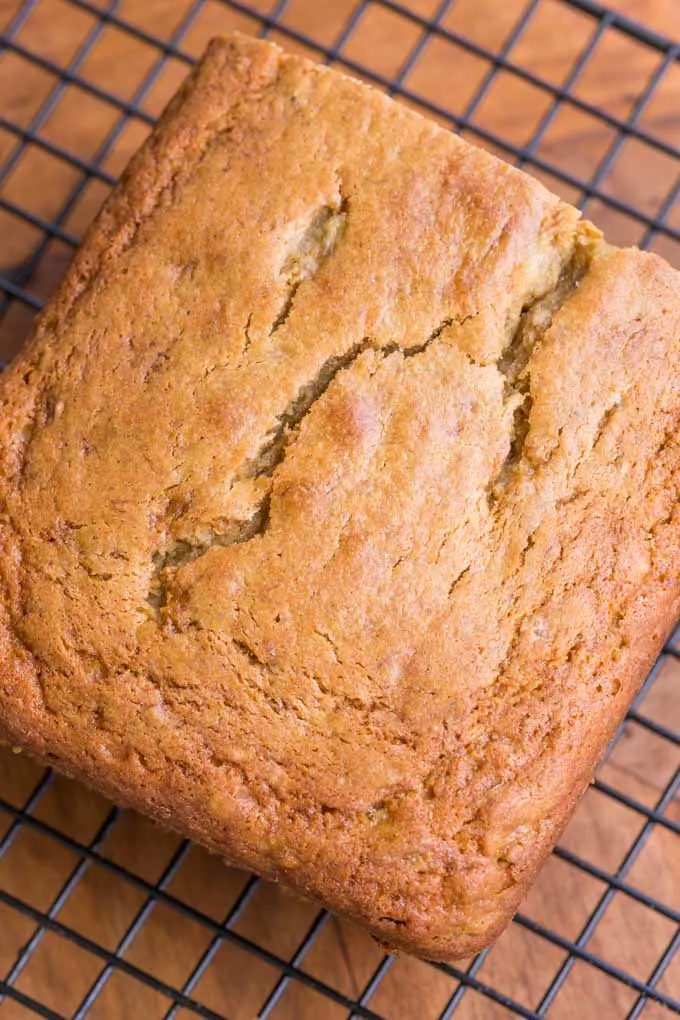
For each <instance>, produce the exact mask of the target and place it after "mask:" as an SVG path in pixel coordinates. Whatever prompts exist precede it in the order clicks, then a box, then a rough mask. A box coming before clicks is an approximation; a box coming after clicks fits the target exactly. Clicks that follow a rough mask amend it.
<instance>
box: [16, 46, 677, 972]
mask: <svg viewBox="0 0 680 1020" xmlns="http://www.w3.org/2000/svg"><path fill="white" fill-rule="evenodd" d="M679 348H680V293H679V285H678V276H677V275H676V274H675V273H674V272H673V271H672V270H671V269H670V268H669V267H668V266H667V265H665V264H664V263H663V262H662V261H661V260H660V259H659V258H657V257H655V256H652V255H645V254H641V253H639V252H637V251H633V250H627V251H619V250H616V249H613V248H610V247H608V246H606V245H605V244H604V243H603V242H602V241H601V240H600V239H599V236H598V234H597V232H596V231H595V230H594V228H592V227H590V226H589V225H588V224H579V222H578V215H577V213H576V211H575V210H574V209H572V208H571V207H569V206H568V205H565V204H564V203H562V202H561V201H560V200H558V199H557V198H556V197H555V196H553V195H551V194H549V193H548V192H547V191H546V190H544V189H543V188H542V187H541V186H540V185H539V184H538V183H536V182H535V181H533V180H532V179H531V178H529V177H528V176H526V175H524V174H522V173H520V172H518V171H516V170H514V169H511V168H509V167H508V166H505V165H504V164H502V163H501V162H499V161H497V160H496V159H494V158H492V157H491V156H490V155H488V154H486V153H484V152H482V151H479V150H477V149H475V148H473V147H471V146H469V145H467V144H466V143H464V142H463V141H461V140H459V139H458V138H456V137H453V136H452V135H450V134H449V133H448V132H446V131H444V130H442V129H440V128H438V127H436V126H435V125H433V124H431V123H429V122H428V121H426V120H424V119H422V118H421V117H419V116H417V115H415V114H414V113H412V112H410V111H408V110H406V109H404V108H402V107H400V106H399V105H396V104H394V103H393V102H391V101H390V100H389V99H387V98H385V97H384V96H382V95H381V94H379V93H377V92H375V91H372V90H370V89H368V88H367V87H365V86H363V85H361V84H359V83H357V82H354V81H351V80H349V79H347V78H344V77H342V76H340V75H338V74H336V73H335V72H332V71H328V70H326V69H322V68H319V67H316V66H313V65H312V64H310V63H308V62H306V61H303V60H301V59H299V58H297V57H293V56H284V55H283V54H282V53H281V51H280V50H278V49H277V48H275V47H273V46H270V45H267V44H264V43H260V42H255V41H249V40H246V39H244V38H234V39H230V40H223V41H216V42H214V43H213V44H212V45H211V46H210V48H209V50H208V52H207V55H206V56H205V58H204V60H203V62H202V63H201V65H200V66H199V67H198V69H197V70H196V71H195V73H194V74H193V75H192V76H191V78H190V79H189V81H188V83H187V84H186V85H185V87H184V88H183V89H182V90H181V92H180V94H179V95H178V97H177V98H176V99H175V100H174V101H173V102H172V104H171V105H170V107H169V109H168V111H167V112H166V114H165V115H164V117H163V118H162V120H161V122H160V124H159V126H158V127H157V129H156V131H155V132H154V134H153V135H152V137H151V139H150V141H149V142H148V143H147V144H146V146H145V147H144V148H143V149H142V150H141V152H140V153H139V154H138V155H137V156H136V157H135V159H134V160H133V161H132V164H131V166H130V168H129V170H128V172H127V173H126V175H125V177H124V179H123V181H122V182H121V184H120V186H119V188H118V189H117V190H116V191H115V193H114V194H113V196H112V197H111V198H110V200H109V201H108V203H107V204H106V206H105V208H104V209H103V211H102V213H101V215H100V216H99V218H98V220H97V221H96V223H95V225H94V227H93V229H92V231H91V232H90V235H89V237H88V239H87V241H86V243H85V245H84V246H83V248H82V250H81V252H80V253H79V255H78V256H77V258H76V260H75V262H74V264H73V266H72V268H71V270H70V272H69V273H68V275H67V278H66V280H65V282H64V284H63V286H62V288H61V290H60V292H59V294H58V296H57V297H56V299H55V300H54V302H53V303H52V304H51V305H50V307H49V308H48V310H47V311H46V312H45V313H44V314H43V316H42V317H41V319H40V322H39V324H38V326H37V329H36V333H35V336H34V338H33V340H32V341H31V343H30V344H29V346H28V348H27V349H26V352H25V353H24V354H23V355H22V356H21V357H20V358H19V359H18V360H17V361H16V362H15V363H14V364H13V365H12V366H11V368H10V369H9V370H8V371H7V372H6V373H5V374H4V375H3V376H2V377H1V378H0V400H1V406H2V413H1V418H2V425H1V433H0V455H1V465H2V467H1V480H0V515H1V516H0V546H1V548H0V570H1V578H2V588H1V595H0V663H1V672H0V677H1V679H0V732H1V734H2V735H3V736H4V738H5V739H7V740H10V741H12V742H13V743H15V744H17V745H19V746H21V747H23V748H25V749H27V750H28V751H30V752H32V753H34V754H36V755H38V756H40V757H42V758H43V759H46V760H49V761H51V762H53V763H54V764H55V765H56V766H57V767H58V768H60V769H62V770H64V771H66V772H67V773H69V774H71V775H74V776H77V777H80V778H82V779H84V780H86V781H87V782H89V783H91V784H93V785H94V786H96V787H97V788H98V789H100V790H102V791H103V792H104V793H106V794H108V795H109V796H110V797H112V798H114V799H115V800H117V801H119V802H123V803H126V804H130V805H133V806H135V807H136V808H138V809H140V810H142V811H144V812H147V813H149V814H151V815H153V816H155V817H156V818H157V819H159V820H161V821H162V822H164V823H166V824H169V825H171V826H173V827H175V828H177V829H179V830H181V831H182V832H184V833H186V834H189V835H190V836H192V837H193V838H195V839H197V840H199V841H200V842H202V843H204V844H205V845H207V846H209V847H211V848H213V849H215V850H217V851H218V852H220V853H223V854H225V855H226V856H228V858H229V859H230V860H232V861H234V862H237V863H239V864H241V865H244V866H247V867H249V868H253V869H255V870H256V871H259V872H261V873H263V874H265V875H267V876H269V877H274V878H277V879H280V880H282V881H284V882H286V883H287V884H288V885H290V886H291V887H292V888H293V889H295V890H297V891H298V892H301V893H303V894H306V895H309V896H313V897H315V898H318V899H319V900H321V901H322V902H323V903H325V904H326V905H327V906H329V907H330V908H332V909H333V910H336V911H341V912H343V913H345V914H347V915H349V916H351V917H353V918H354V919H356V920H357V921H359V922H361V923H363V924H364V925H366V926H367V927H368V928H369V929H370V930H371V931H372V932H373V933H374V934H375V935H376V936H377V937H378V938H379V939H381V940H382V941H383V942H384V943H386V944H387V945H389V946H390V947H392V948H400V949H405V950H408V951H411V952H415V953H418V954H421V955H423V956H426V957H431V958H451V957H457V956H464V955H467V954H469V953H471V952H472V951H474V950H477V949H479V948H481V947H482V946H484V945H485V944H486V943H487V942H488V941H489V940H490V939H491V938H492V937H494V935H496V934H497V933H498V932H499V930H500V929H501V928H502V926H503V924H504V923H505V922H506V921H507V919H508V917H509V916H510V915H511V914H512V912H513V911H514V910H515V908H516V906H517V904H518V902H519V900H520V898H521V895H522V893H523V891H524V890H526V888H527V885H528V883H529V882H530V881H531V879H532V877H533V876H534V874H535V872H536V871H537V868H538V867H539V864H540V862H541V861H542V859H543V858H544V857H545V855H546V854H547V852H548V851H549V849H550V847H551V846H552V844H553V843H554V841H555V839H556V838H557V835H558V833H559V831H560V828H561V827H562V826H563V824H564V822H565V820H566V818H567V817H568V815H569V813H570V811H571V809H572V807H573V805H574V803H575V802H576V799H577V798H578V796H579V794H580V793H581V792H582V791H583V789H584V788H585V786H586V785H587V783H588V781H589V779H590V777H591V775H592V771H593V768H594V766H595V763H596V761H597V759H598V758H599V756H600V755H601V754H602V752H603V750H604V748H605V745H606V743H607V741H608V740H609V738H610V737H611V736H612V734H613V733H614V730H615V727H616V725H617V723H618V722H619V721H620V719H621V718H622V716H623V714H624V711H625V709H626V707H627V705H628V704H629V702H630V700H631V697H632V696H633V694H634V692H635V691H636V689H637V688H638V686H639V684H640V682H641V680H642V679H643V677H644V676H645V674H646V671H647V669H648V668H649V666H650V664H651V663H652V661H653V659H654V656H655V654H656V652H657V650H658V648H659V646H660V644H661V642H662V640H663V637H664V636H665V634H666V633H667V632H668V631H669V629H670V627H671V625H672V623H673V621H674V619H675V618H676V615H677V613H678V610H679V608H680V589H679V585H678V565H679V564H680V549H679V541H680V527H679V510H678V486H679V484H680V451H679V448H678V416H679V414H680V388H679V386H678V374H677V370H676V369H677V364H678V359H679V356H680V350H679Z"/></svg>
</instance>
